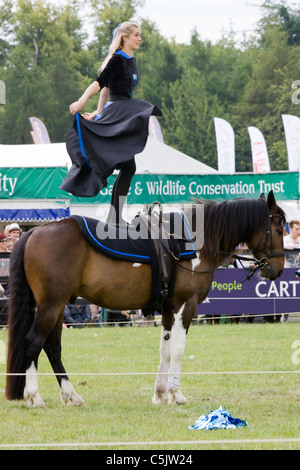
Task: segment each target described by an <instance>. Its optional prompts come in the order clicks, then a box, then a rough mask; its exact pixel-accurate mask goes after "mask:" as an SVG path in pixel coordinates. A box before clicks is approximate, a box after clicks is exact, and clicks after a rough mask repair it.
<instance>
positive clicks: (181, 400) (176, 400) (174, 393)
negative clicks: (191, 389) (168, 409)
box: [168, 387, 188, 405]
mask: <svg viewBox="0 0 300 470" xmlns="http://www.w3.org/2000/svg"><path fill="white" fill-rule="evenodd" d="M168 403H169V404H170V405H174V404H176V405H186V404H187V403H188V401H187V399H186V398H185V396H184V395H183V393H182V392H181V390H180V388H177V387H176V388H172V389H171V390H169V392H168Z"/></svg>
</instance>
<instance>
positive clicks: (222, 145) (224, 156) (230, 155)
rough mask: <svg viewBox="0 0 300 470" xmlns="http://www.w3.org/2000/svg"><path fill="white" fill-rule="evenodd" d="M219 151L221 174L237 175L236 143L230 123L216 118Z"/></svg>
mask: <svg viewBox="0 0 300 470" xmlns="http://www.w3.org/2000/svg"><path fill="white" fill-rule="evenodd" d="M214 123H215V131H216V140H217V150H218V170H219V172H220V173H235V143H234V132H233V129H232V127H231V125H230V124H229V122H227V121H225V120H224V119H220V118H214Z"/></svg>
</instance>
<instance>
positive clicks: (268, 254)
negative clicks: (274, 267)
mask: <svg viewBox="0 0 300 470" xmlns="http://www.w3.org/2000/svg"><path fill="white" fill-rule="evenodd" d="M275 217H280V219H281V220H282V219H283V216H282V215H281V214H269V217H268V224H267V232H266V240H265V247H264V255H263V257H262V258H260V259H253V258H250V257H245V256H240V255H232V257H233V258H234V259H236V260H239V261H251V262H253V264H254V265H255V267H254V268H251V269H250V270H249V271H250V274H249V275H248V276H247V277H246V279H245V281H246V280H249V279H251V277H252V276H253V275H254V274H255V273H256V271H258V270H260V269H263V268H265V267H266V266H268V262H269V259H271V258H281V257H282V256H284V255H285V253H284V251H274V247H273V236H272V219H273V218H275ZM262 237H263V234H262V236H261V238H260V240H259V242H258V244H257V247H256V249H255V250H253V253H256V252H257V251H258V249H259V246H260V244H261V240H262ZM268 250H269V251H268ZM241 264H242V263H241ZM243 267H244V266H243ZM268 267H269V266H268ZM244 269H247V268H245V267H244ZM243 282H244V281H243Z"/></svg>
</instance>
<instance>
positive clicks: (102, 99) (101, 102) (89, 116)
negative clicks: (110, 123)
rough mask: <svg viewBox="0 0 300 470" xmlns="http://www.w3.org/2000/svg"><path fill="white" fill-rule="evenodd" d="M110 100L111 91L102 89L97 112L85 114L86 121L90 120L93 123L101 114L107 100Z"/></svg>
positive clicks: (105, 88)
mask: <svg viewBox="0 0 300 470" xmlns="http://www.w3.org/2000/svg"><path fill="white" fill-rule="evenodd" d="M108 98H109V89H108V88H107V87H104V88H102V89H101V92H100V96H99V102H98V107H97V109H96V111H93V112H92V113H84V114H83V117H84V118H85V119H88V120H89V121H93V120H94V119H95V117H96V116H97V114H100V113H101V111H102V109H103V108H104V106H105V104H106V102H107V100H108Z"/></svg>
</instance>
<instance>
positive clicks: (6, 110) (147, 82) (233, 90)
mask: <svg viewBox="0 0 300 470" xmlns="http://www.w3.org/2000/svg"><path fill="white" fill-rule="evenodd" d="M143 2H144V0H102V1H101V2H99V1H98V0H71V1H67V0H66V3H65V4H62V3H60V4H58V5H57V4H51V3H50V2H48V3H47V2H46V3H45V2H44V1H41V0H17V1H16V0H0V80H1V81H3V82H4V83H5V85H6V104H5V105H0V143H1V144H27V143H32V138H31V135H30V130H31V128H30V123H29V120H28V117H30V116H36V117H38V118H40V119H41V120H42V121H43V122H44V123H45V125H46V127H47V129H48V132H49V135H50V138H51V141H52V142H63V141H64V140H65V135H66V133H67V131H68V129H69V128H70V127H71V125H72V123H73V117H72V116H71V114H70V113H69V104H70V103H71V102H73V101H75V100H77V99H78V98H79V96H80V95H81V94H82V92H83V91H84V90H85V88H86V87H87V86H88V85H89V84H90V83H91V81H93V80H94V79H95V78H96V76H97V74H98V69H99V67H100V65H101V62H102V60H103V59H104V57H105V56H106V54H107V51H108V46H109V44H110V42H111V38H112V34H113V30H114V29H115V28H116V26H117V25H118V24H119V23H120V22H122V21H126V20H128V19H131V18H132V19H134V18H136V16H135V15H136V12H137V9H138V8H139V7H141V6H142V5H143ZM261 12H262V15H261V20H260V22H259V23H258V24H257V30H256V31H255V33H253V36H252V37H251V38H248V39H244V40H242V41H241V40H239V41H238V40H237V39H236V34H235V32H234V31H229V32H227V33H226V34H224V35H223V37H222V38H221V39H220V40H219V41H218V42H217V43H216V44H212V43H211V41H209V40H206V39H205V38H202V37H201V31H200V32H199V31H198V30H193V31H191V40H190V44H188V45H187V44H179V43H177V42H176V41H175V40H174V39H172V40H170V39H167V38H165V37H164V36H163V33H161V32H160V31H159V29H158V27H157V25H156V24H155V23H154V22H152V21H150V20H149V19H148V18H139V19H138V21H139V23H140V24H141V27H142V44H141V47H140V50H139V51H138V52H137V54H136V59H137V65H138V70H139V84H138V87H137V89H136V91H135V98H141V99H145V100H148V101H151V102H152V103H154V104H156V105H157V106H158V107H159V108H160V109H161V110H162V112H163V117H162V118H160V124H161V128H162V132H163V136H164V140H165V142H166V143H167V144H168V145H171V146H172V147H174V148H177V149H178V150H180V151H181V152H184V153H186V154H188V155H190V156H191V157H193V158H196V159H198V160H200V161H202V162H204V163H206V164H208V165H210V166H213V167H215V168H217V148H216V139H215V130H214V122H213V118H214V117H220V118H223V119H225V120H228V121H229V122H230V123H231V125H232V127H233V129H234V132H235V139H236V140H235V146H236V170H237V171H240V172H243V171H252V160H251V146H250V140H249V135H248V131H247V127H249V126H255V127H258V128H259V129H260V130H261V132H262V133H263V135H264V137H265V140H266V144H267V147H268V152H269V157H270V166H271V170H272V171H278V170H287V169H288V163H287V151H286V142H285V136H284V130H283V124H282V118H281V115H282V114H293V115H296V116H300V104H299V101H300V100H299V99H292V96H294V97H295V96H296V98H297V87H298V88H300V82H298V83H299V85H298V83H297V81H299V80H300V61H299V54H300V8H295V7H293V8H291V7H289V6H288V5H287V4H286V2H285V1H284V0H281V1H280V0H277V1H276V0H275V1H274V0H268V1H264V2H263V3H262V5H261ZM293 87H294V88H293ZM299 98H300V92H299ZM97 101H98V96H95V97H94V98H93V99H92V100H90V101H89V102H88V103H87V108H86V110H89V111H92V110H94V109H96V105H97ZM170 170H171V169H170Z"/></svg>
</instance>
